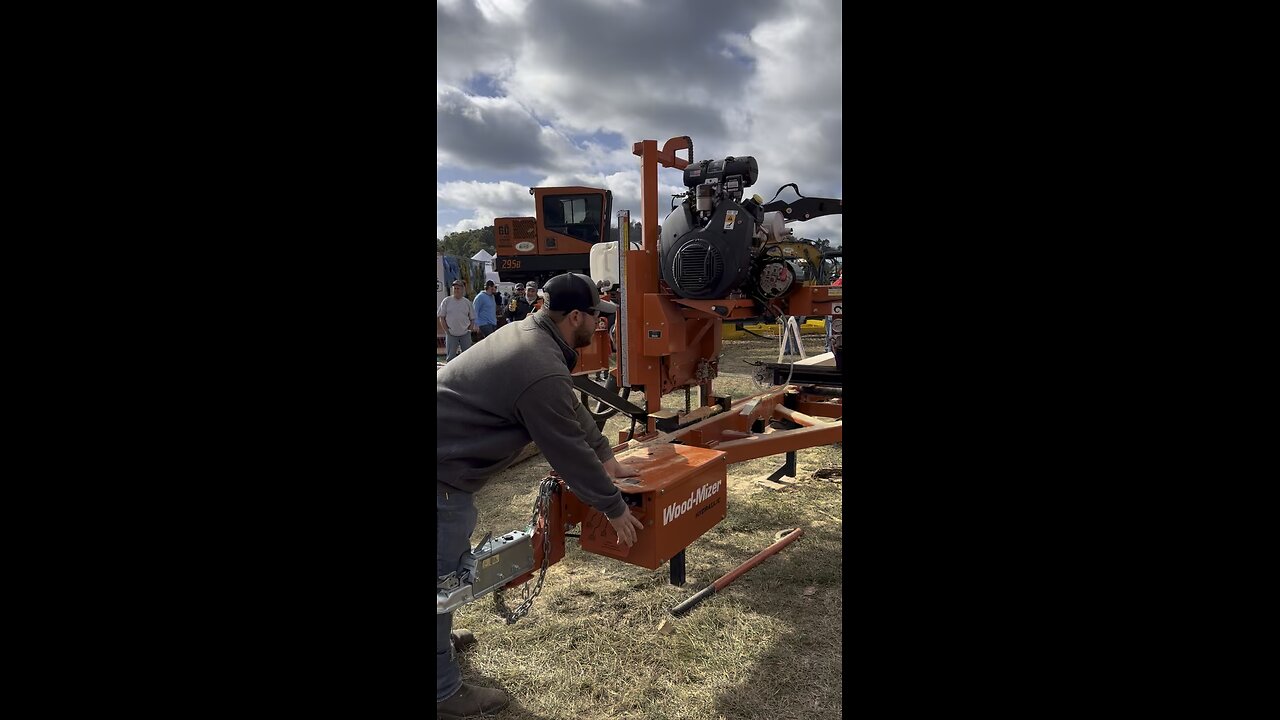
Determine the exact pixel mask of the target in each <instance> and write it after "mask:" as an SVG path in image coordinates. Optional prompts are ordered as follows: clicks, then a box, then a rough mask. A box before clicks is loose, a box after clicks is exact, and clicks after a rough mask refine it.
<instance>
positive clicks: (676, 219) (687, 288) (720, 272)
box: [658, 199, 755, 300]
mask: <svg viewBox="0 0 1280 720" xmlns="http://www.w3.org/2000/svg"><path fill="white" fill-rule="evenodd" d="M694 221H695V216H694V214H693V212H692V211H690V210H689V203H688V201H685V202H684V203H681V205H680V206H679V207H677V208H676V209H675V210H673V211H672V212H671V214H670V215H668V216H667V219H666V221H664V222H663V227H662V236H661V238H660V241H659V243H658V266H659V267H660V268H661V271H662V279H663V280H664V281H665V282H666V283H667V286H668V287H670V288H671V290H672V291H673V292H675V293H676V294H677V295H679V296H680V297H684V298H690V299H692V300H713V299H718V298H723V297H726V296H728V294H729V292H730V291H732V290H734V289H736V288H739V287H742V285H743V283H745V282H746V281H747V277H748V275H749V273H750V270H751V237H752V234H753V233H754V231H755V221H754V218H753V217H752V215H751V214H750V213H749V212H747V211H746V210H745V209H744V208H743V207H742V206H741V205H739V204H738V203H736V202H734V201H732V200H729V199H725V200H722V201H721V202H720V204H719V205H717V206H716V209H715V211H714V212H712V213H711V219H710V221H709V222H708V223H707V224H706V225H705V226H703V227H702V228H699V229H693V230H688V228H690V227H693V223H694Z"/></svg>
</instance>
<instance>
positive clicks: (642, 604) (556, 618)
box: [454, 336, 843, 720]
mask: <svg viewBox="0 0 1280 720" xmlns="http://www.w3.org/2000/svg"><path fill="white" fill-rule="evenodd" d="M804 341H805V348H806V350H807V351H808V352H809V353H810V354H813V353H817V352H821V351H822V350H821V344H822V337H821V336H806V337H805V338H804ZM724 351H725V356H724V358H723V359H722V360H721V366H720V367H721V370H720V372H721V376H720V378H719V379H718V380H717V385H716V391H717V393H719V394H730V395H732V396H733V397H734V398H735V399H736V398H740V397H744V396H746V395H751V394H754V393H756V392H758V391H759V390H760V389H761V387H760V386H758V385H757V383H756V381H755V380H754V379H753V374H754V373H755V368H754V367H752V366H750V365H748V364H747V362H746V361H752V362H755V361H760V360H766V361H772V360H774V359H776V357H777V342H776V340H773V341H770V340H765V339H759V338H754V337H748V338H747V339H745V340H726V341H725V343H724ZM632 400H633V401H634V400H636V396H634V395H633V396H632ZM638 404H643V403H642V402H640V403H638ZM663 404H664V406H668V407H674V408H683V406H684V395H683V393H677V394H672V395H669V396H668V397H666V398H664V403H663ZM694 404H695V406H696V404H697V400H696V397H695V399H694ZM628 426H629V421H624V420H623V419H622V418H620V417H615V418H612V419H611V420H609V423H608V425H607V426H606V428H605V433H606V436H607V437H610V438H615V439H616V438H617V433H618V431H620V430H626V429H627V427H628ZM782 461H783V456H781V455H778V456H773V457H768V458H760V459H758V460H753V461H750V462H744V463H739V464H737V465H732V466H730V467H729V484H728V485H729V486H728V493H729V497H728V509H727V517H726V518H725V520H724V521H723V522H721V523H720V524H719V525H717V526H716V527H715V528H713V529H712V530H711V531H710V532H708V533H707V534H706V535H704V536H703V537H701V538H699V539H698V540H697V541H695V542H694V543H693V544H692V545H691V546H690V547H689V548H688V551H687V553H686V555H687V569H686V572H687V583H686V584H685V586H684V587H675V586H672V585H671V584H670V583H669V570H668V566H667V565H665V564H664V565H663V566H662V567H660V568H658V569H657V570H646V569H644V568H641V567H637V566H633V565H628V564H625V563H622V562H619V561H617V560H613V559H610V558H606V557H602V556H599V555H593V554H590V553H587V552H585V551H583V550H582V549H581V548H579V547H578V546H577V541H576V540H575V539H572V538H571V539H569V540H568V541H567V552H566V555H565V558H564V560H563V561H561V562H559V563H557V564H556V565H553V566H552V567H551V568H550V569H549V570H548V571H547V575H546V581H545V584H544V586H543V589H542V594H541V595H540V596H539V597H538V598H537V599H536V600H534V602H533V606H532V608H531V609H530V611H529V614H528V615H526V616H525V617H524V618H522V619H521V620H519V621H518V622H516V623H515V624H513V625H507V624H505V622H504V621H503V620H502V619H501V618H500V617H499V616H498V615H497V614H495V612H494V601H493V598H492V597H489V596H486V597H484V598H482V599H481V600H479V601H477V602H475V603H472V604H471V605H468V606H466V607H464V608H461V609H460V610H459V611H458V612H457V613H456V614H455V617H454V627H455V628H468V629H470V630H472V631H473V632H474V633H475V635H476V638H477V639H478V641H479V642H478V643H477V644H476V645H474V646H472V647H471V648H469V649H467V650H466V651H464V652H463V653H462V654H461V655H460V656H459V659H460V664H461V666H462V673H463V679H464V680H465V681H467V682H470V683H474V684H479V685H486V686H491V687H501V688H503V689H504V690H506V691H507V692H508V693H509V694H510V695H511V696H512V703H511V705H510V706H509V707H508V708H507V709H505V710H504V711H503V712H502V713H500V714H499V715H498V716H497V717H498V718H503V719H505V720H517V719H521V720H524V719H527V720H560V719H564V720H570V719H573V720H593V719H596V718H599V719H605V718H609V719H616V720H640V719H642V718H643V719H645V720H651V719H662V720H680V719H683V718H688V719H690V720H693V719H697V720H747V719H759V720H786V719H788V718H794V719H796V720H799V719H801V718H803V719H805V720H815V719H821V718H839V717H841V700H842V696H841V651H842V648H841V629H842V628H841V626H842V623H843V615H842V612H841V611H842V608H843V571H842V568H843V563H842V556H843V533H842V525H841V517H842V511H841V489H842V484H841V483H840V478H839V477H837V478H833V479H832V480H824V479H818V478H815V477H814V472H815V471H816V470H819V469H823V468H833V467H840V466H841V451H840V447H839V446H838V445H830V446H824V447H817V448H809V449H804V450H801V451H799V453H798V461H799V468H798V478H797V479H798V480H799V482H798V483H797V484H795V485H793V486H791V487H788V488H786V489H785V490H770V489H766V488H764V487H761V486H759V485H757V484H755V483H754V482H753V480H754V479H755V478H758V477H763V476H766V475H768V474H769V473H771V472H772V471H774V470H775V469H777V468H778V467H779V466H780V465H781V464H782ZM548 471H549V467H548V465H547V463H546V460H545V459H543V458H542V456H541V455H538V456H535V457H533V458H532V459H529V460H526V461H524V462H522V463H519V464H517V465H515V466H513V467H511V468H509V469H508V470H506V471H505V472H503V473H501V474H499V475H498V476H496V477H494V478H493V479H491V480H490V481H489V483H488V485H486V486H485V488H484V489H483V490H482V491H481V492H480V493H478V494H477V495H476V504H477V507H478V510H479V523H478V525H477V528H476V534H475V535H474V536H473V537H472V542H473V543H474V542H477V541H479V539H480V538H481V537H483V536H484V534H485V532H487V531H490V530H492V531H493V532H494V533H495V534H498V533H502V532H506V531H509V530H514V529H523V528H525V527H526V526H527V525H528V522H529V515H530V512H531V511H532V508H533V502H534V497H535V493H536V489H537V485H538V481H539V480H541V479H542V478H543V477H544V476H545V475H546V474H547V472H548ZM795 527H803V528H804V533H805V534H804V536H803V537H802V538H800V539H799V540H797V541H795V542H793V543H792V544H790V545H789V546H787V547H786V548H784V549H783V550H782V551H781V552H779V553H778V554H776V555H774V556H773V557H771V558H769V559H767V560H765V561H764V562H763V563H762V564H760V565H758V566H757V567H756V568H754V569H753V570H751V571H750V572H748V573H747V574H745V575H743V576H742V577H740V578H739V579H738V580H737V581H736V582H734V583H733V584H732V585H730V586H729V587H728V588H726V589H725V590H724V591H722V592H721V593H718V594H716V595H713V596H711V597H710V598H709V599H707V600H705V601H703V602H702V604H700V605H698V606H697V607H696V608H694V609H693V610H692V611H691V612H689V613H688V614H686V615H684V616H682V617H680V618H672V619H671V620H672V623H673V627H674V630H673V631H672V632H669V633H660V632H659V630H658V628H659V625H660V623H661V622H662V621H663V620H664V619H667V618H670V615H669V614H668V613H667V609H668V608H670V607H671V606H673V605H675V604H676V603H678V602H680V601H682V600H684V599H685V598H687V597H689V596H690V595H692V594H693V593H695V592H697V591H698V590H700V589H702V588H703V587H705V586H706V585H708V584H709V583H711V582H712V581H713V580H715V579H716V578H718V577H720V576H721V575H723V574H725V573H727V572H729V571H730V570H732V569H734V568H735V567H737V566H738V565H739V564H741V563H743V562H745V561H746V560H748V559H750V558H751V557H752V556H753V555H755V554H756V553H757V552H759V551H760V550H763V549H764V548H765V547H767V546H768V545H770V544H771V543H772V542H774V540H775V538H776V536H777V534H778V533H779V532H781V531H785V530H789V529H791V528H795ZM532 585H533V583H530V587H532ZM519 599H520V593H519V591H518V590H517V591H512V592H509V593H508V595H507V601H508V604H509V605H510V606H511V607H515V605H516V604H517V603H518V601H519Z"/></svg>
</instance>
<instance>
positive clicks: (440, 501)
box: [436, 273, 643, 718]
mask: <svg viewBox="0 0 1280 720" xmlns="http://www.w3.org/2000/svg"><path fill="white" fill-rule="evenodd" d="M543 293H544V296H545V297H544V301H543V307H542V309H541V310H539V311H538V312H536V313H531V314H530V315H529V316H528V317H526V318H525V319H523V320H521V321H519V322H514V323H509V324H507V325H504V326H502V327H500V328H498V330H497V331H496V332H494V333H493V334H492V335H490V336H489V337H488V338H487V339H485V341H484V342H482V343H478V344H476V345H474V346H472V347H471V348H470V349H469V350H467V352H465V353H462V354H460V355H458V356H457V357H456V358H455V359H454V360H453V361H452V362H450V363H448V364H447V365H445V366H444V367H443V368H440V369H439V370H438V371H437V372H436V412H437V413H438V417H437V418H436V420H437V422H436V575H437V576H438V577H443V576H445V575H448V574H449V573H451V572H455V571H456V570H457V569H458V568H459V565H460V561H461V559H462V556H463V555H465V554H466V553H467V552H468V551H469V550H470V549H471V540H470V539H471V533H472V532H473V531H474V530H475V526H476V509H475V504H474V503H473V502H472V494H474V493H475V492H477V491H478V490H480V488H482V487H484V484H485V482H487V481H488V479H489V478H490V477H491V476H492V475H494V474H496V473H498V472H499V471H501V470H503V469H504V468H506V467H507V466H508V465H510V464H511V462H512V461H513V460H515V458H516V456H517V455H519V454H520V451H521V450H523V449H524V447H525V446H526V445H527V444H528V443H530V442H533V443H535V444H536V445H537V446H538V449H539V450H540V451H542V454H543V455H544V456H545V457H546V458H547V461H548V462H549V463H550V464H551V467H552V468H554V469H555V470H556V472H557V473H559V474H560V475H561V477H563V478H564V481H565V483H566V484H567V485H568V486H569V489H570V490H572V491H573V494H574V495H576V496H577V497H578V498H579V499H580V500H582V502H583V503H585V504H587V505H590V506H591V507H593V508H595V509H597V510H599V511H600V512H602V513H604V515H605V517H607V518H608V519H609V522H610V524H611V525H613V528H614V529H615V530H616V531H617V533H618V538H619V541H620V542H624V543H626V544H627V545H628V546H630V545H632V544H633V543H634V542H635V539H636V532H637V531H639V530H640V529H641V528H642V527H643V525H642V524H641V523H640V521H639V520H637V519H636V517H635V516H634V515H632V514H631V511H630V510H629V509H628V508H627V505H626V503H625V502H623V499H622V493H621V492H620V491H619V490H618V488H617V487H616V486H615V485H614V484H613V481H614V480H615V479H621V478H625V477H635V476H636V475H637V472H636V471H635V470H634V469H633V468H630V467H628V466H625V465H623V464H622V463H619V462H618V461H617V460H616V459H614V457H613V450H612V448H611V446H610V444H609V442H608V440H606V439H605V438H604V436H603V435H601V434H600V430H599V429H598V428H597V427H596V423H595V420H594V419H592V417H591V414H590V413H589V412H588V411H587V409H586V408H584V407H583V406H582V403H581V402H579V400H578V396H577V393H576V392H575V391H574V387H573V382H572V380H571V379H570V374H569V371H570V370H571V369H572V368H573V366H574V365H575V364H576V363H577V361H578V353H577V349H578V348H582V347H586V346H588V345H590V344H591V337H592V335H593V334H594V333H595V329H596V322H597V320H598V318H599V317H600V313H601V312H617V307H616V306H615V305H614V304H613V303H610V302H605V301H603V300H601V299H600V294H599V292H598V290H597V288H596V285H595V283H594V282H592V281H591V278H590V277H588V276H586V275H582V274H580V273H565V274H563V275H557V276H556V277H554V278H552V279H550V280H548V281H547V284H546V285H545V286H544V287H543ZM452 628H453V614H452V613H448V614H438V615H436V714H437V717H443V718H453V717H466V716H468V715H478V714H481V713H489V712H495V711H497V710H500V709H501V708H503V707H505V706H506V704H507V702H508V701H509V700H510V698H509V697H507V694H506V693H504V692H503V691H501V690H497V689H492V688H483V687H478V686H474V685H468V684H465V683H463V682H462V675H461V673H460V671H459V670H458V664H457V661H456V660H455V659H454V655H453V653H454V650H453V643H452V642H451V641H450V631H451V630H452Z"/></svg>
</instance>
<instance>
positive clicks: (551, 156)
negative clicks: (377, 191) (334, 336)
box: [437, 0, 844, 242]
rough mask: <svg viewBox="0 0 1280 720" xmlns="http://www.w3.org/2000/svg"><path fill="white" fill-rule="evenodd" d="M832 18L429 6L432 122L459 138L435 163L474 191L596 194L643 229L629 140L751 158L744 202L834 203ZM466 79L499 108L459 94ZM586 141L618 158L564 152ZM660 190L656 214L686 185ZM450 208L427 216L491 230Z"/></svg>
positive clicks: (505, 0)
mask: <svg viewBox="0 0 1280 720" xmlns="http://www.w3.org/2000/svg"><path fill="white" fill-rule="evenodd" d="M841 13H842V11H841V6H840V3H839V2H838V1H836V0H782V1H781V2H772V1H770V0H744V1H743V2H740V3H737V4H735V6H734V12H732V13H724V12H723V11H722V9H719V8H718V7H715V6H714V4H713V3H687V2H683V0H653V2H645V3H635V2H627V3H621V2H612V1H611V2H601V1H599V0H539V2H538V3H536V4H530V3H529V2H527V0H483V1H481V2H478V3H477V2H452V3H447V4H446V5H441V4H439V3H438V4H437V20H441V21H442V22H441V24H440V25H439V26H438V27H440V30H439V31H438V35H437V41H438V45H439V44H444V45H448V46H449V47H450V48H453V50H452V51H451V54H450V57H449V58H446V59H445V60H443V61H442V65H441V70H439V71H438V74H437V115H438V116H443V117H444V119H445V120H446V121H447V122H446V126H447V128H448V131H449V132H450V133H456V134H454V135H448V136H447V137H445V138H443V139H442V138H440V137H438V138H437V164H438V166H441V167H449V168H461V169H464V170H467V171H469V172H472V173H473V176H474V177H475V178H477V179H478V180H480V181H481V182H482V184H484V183H483V181H492V184H496V185H499V186H503V182H502V181H503V180H504V179H505V178H504V174H503V170H504V169H507V170H511V169H514V168H516V167H517V166H518V167H523V168H525V169H527V170H532V171H533V172H534V173H536V174H537V175H540V176H542V177H541V179H540V180H539V181H538V183H537V184H540V185H558V184H585V185H590V186H595V187H607V188H609V189H610V190H612V191H613V193H614V210H615V211H616V210H618V209H622V208H628V209H630V210H632V213H633V218H634V219H636V220H639V216H640V193H639V184H640V164H639V158H637V157H635V156H634V155H632V154H631V144H632V143H634V142H636V141H638V140H642V139H652V140H657V141H658V142H659V143H660V144H661V143H662V142H665V141H666V140H667V139H668V138H670V137H674V136H678V135H690V136H691V137H692V138H693V140H694V149H695V159H698V160H702V159H709V158H722V157H725V156H726V155H746V154H750V155H754V156H755V157H756V159H757V160H758V162H759V165H760V179H759V181H758V182H757V184H756V185H755V186H754V187H753V188H752V189H751V191H750V192H754V193H758V194H760V195H761V196H763V197H764V199H765V200H768V199H770V198H771V197H772V196H773V194H774V192H775V191H776V190H777V189H778V187H779V186H781V185H783V184H785V183H789V182H795V183H797V184H798V185H799V187H800V190H801V191H802V192H803V193H804V194H805V195H808V196H821V197H839V196H840V195H841V194H842V192H843V184H842V179H841V178H842V169H843V167H842V165H843V162H842V156H843V147H842V144H841V137H840V136H841V129H842V125H843V115H842V102H843V96H842V92H841V85H842V82H843V79H844V78H843V76H842V72H841V67H840V63H841V56H842V41H843V40H842V34H841V27H840V25H841V20H842V15H841ZM442 18H443V20H442ZM677 18H678V20H676V19H677ZM446 34H448V37H446V36H445V35H446ZM441 52H442V53H444V50H443V49H442V50H441ZM477 74H484V75H486V76H489V77H490V78H491V80H490V81H489V86H490V87H496V88H497V89H498V90H499V91H500V93H501V94H503V95H504V96H503V97H500V98H479V97H475V96H474V95H471V94H469V93H467V92H466V91H464V90H462V89H461V88H465V87H468V83H469V82H471V81H472V80H473V78H475V77H477ZM442 85H444V86H446V87H447V91H446V92H443V93H442V92H441V86H442ZM598 132H603V133H609V134H616V135H618V136H621V138H622V144H623V147H622V148H605V147H602V146H601V145H600V144H599V143H596V142H584V141H581V140H575V138H580V137H581V136H583V135H587V134H593V133H598ZM681 155H682V156H683V153H681ZM507 177H509V175H508V176H507ZM660 183H661V184H662V185H663V187H662V189H661V190H660V195H661V199H660V208H661V210H660V213H659V214H660V217H663V216H665V215H666V209H667V208H669V207H670V195H671V193H672V192H679V191H681V190H683V187H682V186H681V184H680V177H679V173H676V172H674V171H663V172H662V173H661V174H660ZM506 184H507V185H515V184H514V183H506ZM446 185H453V184H452V183H447V184H446ZM515 186H516V187H520V188H522V192H523V193H524V195H523V199H522V205H521V207H523V208H524V209H522V210H520V211H519V212H518V214H521V215H530V214H532V210H533V208H532V202H531V200H530V198H529V196H528V189H527V188H526V187H524V186H519V185H515ZM477 192H478V191H477ZM453 202H454V200H452V199H450V198H448V197H444V196H441V195H440V193H439V191H438V192H437V205H444V206H449V207H453V208H455V209H459V210H461V211H462V213H463V214H464V215H471V217H470V218H468V219H466V220H463V221H461V222H460V223H459V224H461V223H479V224H487V223H490V222H492V216H491V215H490V216H488V217H487V219H486V220H485V221H484V222H483V223H480V221H481V220H482V219H484V218H485V216H483V215H479V214H478V213H479V212H480V210H478V209H477V208H475V207H474V206H467V205H453V204H452V203H453ZM456 216H457V215H456V214H455V215H454V216H453V217H456ZM479 224H476V225H473V226H475V227H478V226H479ZM842 224H843V220H842V218H840V217H826V218H820V219H818V220H814V221H810V222H808V223H800V224H795V225H793V227H795V229H796V230H795V231H796V234H797V235H801V236H803V237H827V238H830V239H832V240H833V242H838V241H839V236H840V234H841V231H842V229H843V228H842ZM458 229H461V228H458ZM438 230H439V229H438Z"/></svg>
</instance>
